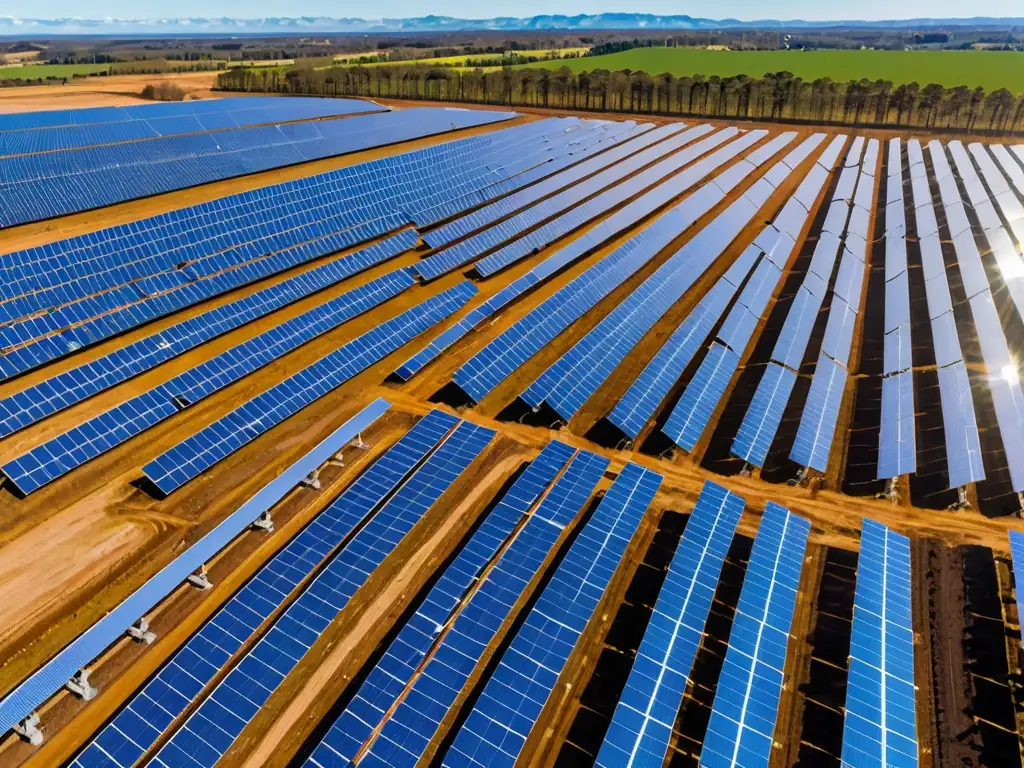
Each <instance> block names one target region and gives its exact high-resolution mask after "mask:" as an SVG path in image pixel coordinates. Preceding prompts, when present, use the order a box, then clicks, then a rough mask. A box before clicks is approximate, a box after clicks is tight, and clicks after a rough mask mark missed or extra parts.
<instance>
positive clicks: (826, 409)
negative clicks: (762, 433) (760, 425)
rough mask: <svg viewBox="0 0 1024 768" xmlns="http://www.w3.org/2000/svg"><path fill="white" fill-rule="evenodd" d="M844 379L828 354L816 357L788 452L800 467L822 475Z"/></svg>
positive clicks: (844, 371)
mask: <svg viewBox="0 0 1024 768" xmlns="http://www.w3.org/2000/svg"><path fill="white" fill-rule="evenodd" d="M846 378H847V373H846V368H844V367H843V366H842V365H840V364H839V363H837V362H836V361H835V360H833V359H832V358H830V357H829V356H828V355H825V354H821V355H819V356H818V362H817V365H815V367H814V378H813V379H812V380H811V388H810V390H809V391H808V392H807V402H806V403H804V410H803V414H802V416H801V418H800V426H799V427H797V431H796V438H795V439H794V440H793V448H792V450H790V452H789V458H790V459H791V460H792V461H795V462H796V463H797V464H799V465H800V466H802V467H810V468H811V469H816V470H818V471H819V472H824V471H825V469H826V468H827V467H828V455H829V452H830V451H831V449H832V440H833V438H834V437H835V431H836V425H837V424H838V423H839V406H840V405H841V404H842V402H843V392H844V391H845V390H846Z"/></svg>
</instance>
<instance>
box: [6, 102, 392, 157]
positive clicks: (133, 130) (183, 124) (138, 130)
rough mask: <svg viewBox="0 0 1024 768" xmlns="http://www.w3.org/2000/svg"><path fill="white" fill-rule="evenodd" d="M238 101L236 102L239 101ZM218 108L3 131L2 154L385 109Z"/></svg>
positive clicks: (314, 105)
mask: <svg viewBox="0 0 1024 768" xmlns="http://www.w3.org/2000/svg"><path fill="white" fill-rule="evenodd" d="M236 101H237V102H238V103H237V104H236V103H235V102H236ZM211 103H212V104H214V105H215V106H217V107H218V108H217V109H206V110H199V111H192V112H191V113H186V112H183V111H181V110H179V112H180V114H171V115H159V114H157V115H153V116H151V117H140V118H137V119H131V120H121V121H118V122H105V123H84V124H81V125H67V126H61V127H40V128H35V129H31V130H15V131H2V132H0V157H6V156H9V155H25V154H31V153H36V152H53V151H57V150H75V149H79V148H81V147H93V146H97V145H100V144H117V143H120V142H125V141H145V140H147V139H158V138H162V137H164V136H175V135H178V134H186V133H204V132H207V131H222V130H226V129H230V128H245V127H248V126H252V125H264V124H269V123H284V122H292V121H297V120H313V119H318V118H324V117H340V116H342V115H352V114H362V113H369V112H386V111H387V108H386V107H382V106H380V105H379V104H374V103H373V102H371V101H358V100H355V99H316V98H305V97H301V98H295V99H282V98H272V97H271V98H266V97H264V98H255V99H237V100H236V99H217V100H216V101H214V102H211Z"/></svg>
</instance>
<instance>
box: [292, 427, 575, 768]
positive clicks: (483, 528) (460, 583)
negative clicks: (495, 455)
mask: <svg viewBox="0 0 1024 768" xmlns="http://www.w3.org/2000/svg"><path fill="white" fill-rule="evenodd" d="M574 453H575V451H574V450H573V449H572V448H570V447H569V446H567V445H564V444H563V443H558V442H551V443H548V445H547V446H546V447H545V448H544V450H543V451H541V453H540V455H539V456H537V458H536V459H534V460H533V461H531V462H530V465H529V466H528V467H527V468H526V470H525V471H524V472H523V473H522V475H520V476H519V477H518V478H517V479H516V481H515V483H513V485H512V487H511V488H510V489H509V490H508V492H507V493H505V495H504V496H503V497H502V498H501V500H500V501H499V502H498V503H497V504H496V505H495V507H494V509H492V510H491V511H490V512H489V513H488V515H487V517H486V518H485V519H484V521H483V522H482V523H481V524H480V525H479V526H478V527H477V528H476V530H475V531H474V533H473V535H472V536H471V537H470V538H469V540H468V541H467V542H466V543H465V544H464V545H463V546H462V548H461V549H460V550H459V552H458V554H457V555H456V556H455V558H454V559H453V560H452V561H451V563H450V564H449V565H448V566H447V567H446V568H445V569H444V572H443V573H442V574H441V576H440V578H438V580H437V581H436V582H435V583H434V586H433V587H431V589H430V592H429V593H428V594H427V596H426V597H425V598H424V599H423V600H422V601H421V602H420V603H419V605H418V606H417V607H416V609H415V613H413V614H412V616H411V617H410V618H409V620H408V621H407V622H406V623H405V625H404V626H403V627H402V628H401V630H400V631H399V632H398V635H397V637H395V639H394V640H393V641H392V642H391V644H390V645H389V646H388V649H387V650H386V651H385V652H384V655H383V657H382V658H381V659H380V661H378V662H377V664H376V665H375V666H374V668H373V669H372V670H371V671H370V673H369V674H368V675H367V676H366V678H365V680H364V681H363V682H362V684H361V685H360V686H359V690H358V691H357V692H356V694H355V696H354V697H353V698H352V699H351V701H350V702H349V704H348V706H346V707H345V710H344V711H343V712H342V713H341V715H340V716H339V717H338V718H337V719H336V720H335V721H334V723H333V724H332V725H331V727H330V730H329V731H328V732H327V733H326V735H325V736H324V737H323V739H321V741H320V742H319V744H318V745H317V746H316V748H315V749H314V750H313V752H312V754H311V756H310V759H309V762H308V765H310V766H326V765H333V764H334V763H336V762H338V761H340V760H349V761H351V760H352V759H354V758H355V757H356V755H357V754H358V752H359V750H360V748H361V747H362V746H363V744H364V743H365V742H366V741H367V740H369V739H370V738H371V737H372V735H373V732H374V730H375V728H376V727H377V726H378V725H379V724H380V723H381V721H382V720H383V719H384V718H385V717H386V715H387V712H388V711H389V710H390V709H391V707H392V706H393V705H394V704H395V703H396V702H398V701H399V699H400V698H401V695H402V693H403V691H404V690H405V687H406V686H409V685H410V684H411V681H412V679H413V678H414V676H415V673H416V670H417V667H418V666H419V664H420V663H421V662H422V661H423V659H424V658H426V656H427V655H428V654H429V653H430V651H431V649H432V647H433V645H434V643H435V641H436V640H437V639H438V637H439V636H440V633H441V632H442V631H443V629H444V627H445V626H446V625H447V624H448V623H449V621H450V620H451V617H452V615H453V612H454V611H455V610H456V609H457V608H458V606H459V603H460V601H461V600H462V598H463V596H464V595H465V594H466V592H467V590H469V589H470V588H471V586H472V585H473V583H474V581H475V580H476V579H478V578H479V577H480V575H481V573H482V571H483V569H484V568H485V567H486V566H487V564H488V562H490V560H491V559H492V558H493V557H494V556H495V555H496V554H497V552H498V550H499V549H500V547H501V546H502V545H503V544H504V542H505V541H506V540H507V539H508V538H509V536H511V535H512V533H513V532H514V531H515V528H516V526H517V525H518V524H519V522H520V521H521V519H522V517H523V515H525V514H526V513H527V512H529V510H530V509H531V508H532V507H533V506H534V505H535V504H536V503H537V501H538V500H539V499H540V498H541V497H542V495H543V494H544V492H545V491H546V489H547V488H548V486H549V485H551V483H552V482H554V480H555V479H556V477H557V476H558V475H559V474H560V473H561V472H562V470H563V469H564V468H565V466H566V465H567V464H568V463H569V460H570V459H571V458H572V456H573V454H574Z"/></svg>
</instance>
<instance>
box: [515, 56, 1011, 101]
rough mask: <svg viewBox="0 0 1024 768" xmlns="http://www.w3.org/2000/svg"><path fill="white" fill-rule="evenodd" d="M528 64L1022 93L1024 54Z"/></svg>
mask: <svg viewBox="0 0 1024 768" xmlns="http://www.w3.org/2000/svg"><path fill="white" fill-rule="evenodd" d="M525 66H531V67H548V68H558V67H561V66H566V67H569V69H571V70H572V71H573V72H585V71H589V70H594V69H607V70H609V71H613V72H614V71H616V70H623V69H628V70H632V71H641V72H647V73H648V74H650V75H660V74H662V73H665V72H667V73H668V74H671V75H674V76H676V77H689V76H692V75H695V74H702V75H705V76H711V75H718V76H720V77H734V76H736V75H749V76H750V77H754V78H757V77H763V76H764V75H766V74H770V73H773V72H783V71H786V72H792V73H793V74H794V75H796V76H797V77H801V78H803V79H804V80H807V81H811V80H816V79H818V78H824V77H828V78H831V79H832V80H836V81H839V82H846V81H848V80H860V79H862V78H867V79H868V80H890V81H892V82H893V83H896V84H897V85H899V84H902V83H911V82H917V83H918V84H919V85H921V86H924V85H927V84H929V83H938V84H939V85H942V86H945V87H947V88H951V87H954V86H958V85H966V86H968V87H970V88H976V87H981V88H984V89H985V90H987V91H993V90H996V89H999V88H1007V89H1009V90H1010V91H1011V92H1013V93H1022V92H1024V53H1019V52H1014V51H983V52H982V51H707V50H701V49H696V48H633V49H632V50H628V51H623V52H621V53H612V54H607V55H604V56H594V57H585V58H581V59H575V60H571V61H566V62H538V63H534V64H528V65H525Z"/></svg>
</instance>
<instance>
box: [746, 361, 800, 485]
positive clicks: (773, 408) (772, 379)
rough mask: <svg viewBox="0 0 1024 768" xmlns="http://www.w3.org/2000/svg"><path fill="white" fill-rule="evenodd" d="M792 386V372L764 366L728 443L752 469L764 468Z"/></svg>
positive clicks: (779, 367) (774, 365)
mask: <svg viewBox="0 0 1024 768" xmlns="http://www.w3.org/2000/svg"><path fill="white" fill-rule="evenodd" d="M794 384H796V373H795V372H794V371H792V370H790V369H789V368H783V367H782V366H781V365H778V364H777V363H768V367H767V368H765V371H764V375H763V376H762V377H761V381H760V382H759V383H758V385H757V390H756V391H755V392H754V397H753V398H751V400H750V407H748V408H747V412H746V414H744V416H743V422H742V423H741V424H740V428H739V430H738V431H737V432H736V439H735V440H733V442H732V449H731V450H732V454H733V455H734V456H738V457H739V458H741V459H743V460H744V461H746V462H747V463H749V464H753V465H754V466H755V467H763V466H764V461H765V459H766V458H767V456H768V449H769V448H771V447H772V440H774V439H775V433H776V432H777V431H778V429H779V424H781V423H782V415H783V413H785V410H786V403H787V402H789V396H790V395H791V394H792V392H793V385H794Z"/></svg>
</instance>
